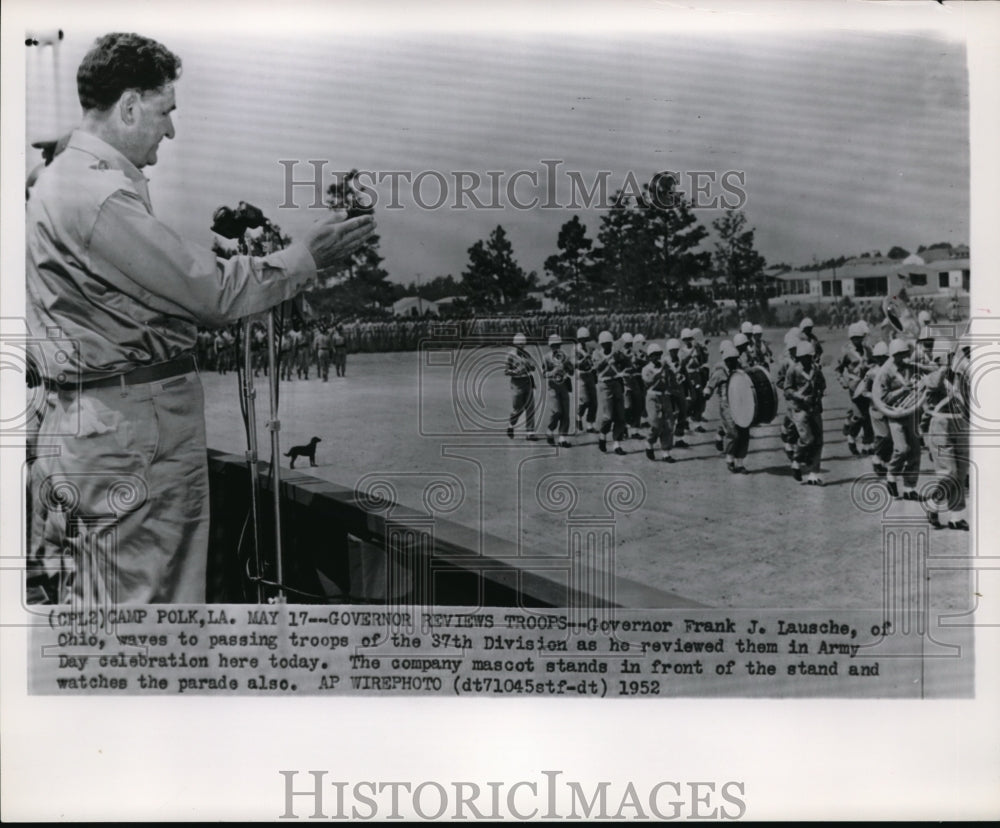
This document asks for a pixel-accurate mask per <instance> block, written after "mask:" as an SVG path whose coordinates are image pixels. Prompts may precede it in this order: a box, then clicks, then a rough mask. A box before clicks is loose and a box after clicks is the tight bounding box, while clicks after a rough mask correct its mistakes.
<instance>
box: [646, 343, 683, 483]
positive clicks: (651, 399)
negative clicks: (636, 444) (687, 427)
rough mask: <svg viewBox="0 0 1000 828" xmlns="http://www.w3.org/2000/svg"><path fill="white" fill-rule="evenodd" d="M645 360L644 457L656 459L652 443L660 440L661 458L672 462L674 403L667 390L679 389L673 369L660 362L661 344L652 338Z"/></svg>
mask: <svg viewBox="0 0 1000 828" xmlns="http://www.w3.org/2000/svg"><path fill="white" fill-rule="evenodd" d="M646 354H647V356H648V358H649V362H647V363H646V365H645V366H643V369H642V382H643V385H644V386H645V388H646V417H647V418H648V419H649V437H647V438H646V457H648V458H649V459H650V460H656V451H655V446H656V443H657V441H659V443H660V450H661V451H662V453H663V456H662V457H661V458H660V459H661V460H665V461H666V462H667V463H673V462H674V458H673V456H672V455H671V454H670V448H671V446H672V445H673V442H674V403H673V400H672V398H671V391H674V392H675V393H678V392H679V391H680V389H679V387H678V383H677V379H676V377H674V376H673V372H672V371H671V370H670V368H668V367H667V366H666V365H664V364H663V362H662V357H663V348H662V347H661V346H660V345H659V344H658V343H656V342H653V343H651V344H650V346H649V348H648V349H647V350H646Z"/></svg>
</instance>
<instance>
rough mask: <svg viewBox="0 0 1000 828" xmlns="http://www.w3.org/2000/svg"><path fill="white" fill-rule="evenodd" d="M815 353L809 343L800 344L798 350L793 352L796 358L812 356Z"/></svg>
mask: <svg viewBox="0 0 1000 828" xmlns="http://www.w3.org/2000/svg"><path fill="white" fill-rule="evenodd" d="M815 353H816V349H815V348H813V344H812V343H811V342H800V343H799V349H798V350H797V351H796V352H795V356H796V358H798V357H805V356H812V355H813V354H815Z"/></svg>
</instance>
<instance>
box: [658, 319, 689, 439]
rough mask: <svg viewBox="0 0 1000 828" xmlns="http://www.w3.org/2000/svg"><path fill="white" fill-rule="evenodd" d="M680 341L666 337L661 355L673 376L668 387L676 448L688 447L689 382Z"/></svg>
mask: <svg viewBox="0 0 1000 828" xmlns="http://www.w3.org/2000/svg"><path fill="white" fill-rule="evenodd" d="M681 347H682V346H681V341H680V340H679V339H673V338H671V339H668V340H667V347H666V352H665V354H664V356H663V364H664V365H665V366H666V367H667V369H668V371H669V372H670V376H671V377H672V378H673V379H672V382H671V388H670V400H671V403H672V405H673V409H674V410H673V419H674V445H675V446H676V447H677V448H688V443H687V441H686V440H685V439H684V434H685V433H686V432H687V426H688V420H687V417H688V406H687V399H688V394H689V382H688V377H687V371H686V370H685V366H684V361H683V360H682V359H681Z"/></svg>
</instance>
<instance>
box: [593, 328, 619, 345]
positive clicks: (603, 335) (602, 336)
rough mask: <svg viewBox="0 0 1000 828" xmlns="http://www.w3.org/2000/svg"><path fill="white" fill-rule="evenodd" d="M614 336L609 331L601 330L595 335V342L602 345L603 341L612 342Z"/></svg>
mask: <svg viewBox="0 0 1000 828" xmlns="http://www.w3.org/2000/svg"><path fill="white" fill-rule="evenodd" d="M614 341H615V338H614V337H613V336H612V335H611V331H601V332H600V333H599V334H598V335H597V343H598V344H599V345H603V344H604V343H605V342H614Z"/></svg>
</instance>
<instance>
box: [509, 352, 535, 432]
mask: <svg viewBox="0 0 1000 828" xmlns="http://www.w3.org/2000/svg"><path fill="white" fill-rule="evenodd" d="M527 343H528V339H527V337H525V335H524V334H523V333H516V334H514V342H513V348H511V350H510V351H509V352H508V353H507V362H506V365H505V367H504V374H506V375H507V376H508V377H510V391H511V395H512V397H513V404H512V408H511V412H510V424H509V425H508V426H507V436H508V437H510V438H511V439H513V437H514V428H515V426H517V421H518V420H519V419H520V418H521V414H522V413H523V414H524V422H525V425H526V426H527V429H528V433H527V435H526V437H527V439H528V440H537V439H538V437H537V435H536V434H535V371H537V370H538V369H537V366H536V365H535V361H534V360H533V359H532V358H531V355H530V354H529V353H528V352H527V350H526V349H525V346H526V345H527Z"/></svg>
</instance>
